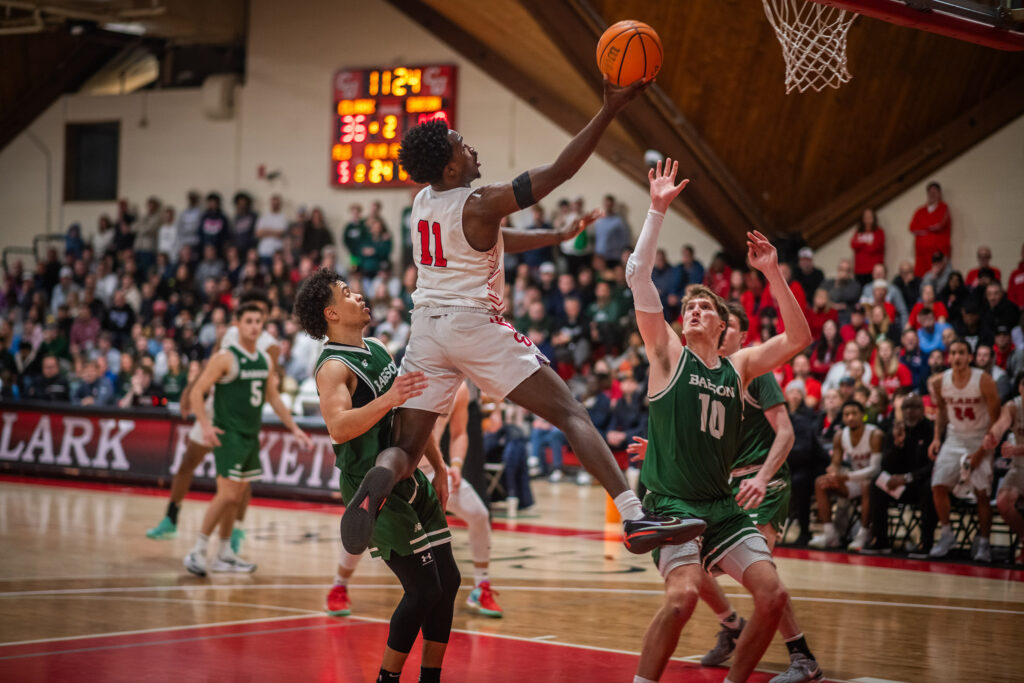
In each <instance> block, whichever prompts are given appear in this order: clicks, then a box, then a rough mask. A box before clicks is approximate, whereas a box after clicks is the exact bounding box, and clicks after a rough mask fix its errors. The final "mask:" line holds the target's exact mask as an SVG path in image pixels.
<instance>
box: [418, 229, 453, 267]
mask: <svg viewBox="0 0 1024 683" xmlns="http://www.w3.org/2000/svg"><path fill="white" fill-rule="evenodd" d="M418 229H419V231H420V251H422V252H423V253H422V254H420V264H421V265H424V266H437V267H438V268H444V267H446V266H447V265H448V259H446V258H445V257H444V247H442V246H441V224H440V223H437V222H435V223H434V224H433V225H430V224H429V223H427V222H426V221H422V220H421V221H420V222H419V228H418ZM431 232H433V233H434V256H431V255H430V233H431Z"/></svg>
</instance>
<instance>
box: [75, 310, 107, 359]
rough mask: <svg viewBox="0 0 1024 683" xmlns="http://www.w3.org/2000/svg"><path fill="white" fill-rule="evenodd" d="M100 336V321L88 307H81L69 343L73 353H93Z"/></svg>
mask: <svg viewBox="0 0 1024 683" xmlns="http://www.w3.org/2000/svg"><path fill="white" fill-rule="evenodd" d="M99 336H100V321H99V319H98V318H96V317H94V316H93V314H92V311H91V310H89V307H88V306H84V305H83V306H79V307H78V315H77V316H76V317H75V320H74V322H72V323H71V335H70V338H69V340H68V341H69V342H70V344H71V352H72V353H75V354H77V353H81V352H83V351H91V350H92V348H93V346H95V344H96V340H97V338H98V337H99Z"/></svg>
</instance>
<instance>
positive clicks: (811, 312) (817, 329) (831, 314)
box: [807, 308, 839, 339]
mask: <svg viewBox="0 0 1024 683" xmlns="http://www.w3.org/2000/svg"><path fill="white" fill-rule="evenodd" d="M826 320H831V321H833V322H834V323H836V324H837V325H838V324H839V312H838V311H836V310H835V309H834V308H827V309H825V310H824V311H819V310H817V309H814V308H811V309H808V310H807V324H808V325H809V326H810V328H811V337H813V338H814V339H817V338H818V337H820V336H821V328H822V327H824V326H825V321H826Z"/></svg>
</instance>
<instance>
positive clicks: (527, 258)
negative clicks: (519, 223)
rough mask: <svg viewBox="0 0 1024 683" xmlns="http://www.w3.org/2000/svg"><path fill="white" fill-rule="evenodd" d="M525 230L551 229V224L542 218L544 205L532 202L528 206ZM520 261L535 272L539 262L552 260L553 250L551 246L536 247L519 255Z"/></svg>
mask: <svg viewBox="0 0 1024 683" xmlns="http://www.w3.org/2000/svg"><path fill="white" fill-rule="evenodd" d="M525 229H526V230H551V224H550V223H548V222H547V221H546V220H545V219H544V207H543V206H541V205H540V204H534V205H533V206H531V207H530V223H529V224H528V225H527V226H526V227H525ZM519 258H520V260H521V262H522V263H525V264H526V265H528V266H529V267H530V271H531V272H536V271H537V269H538V268H540V264H542V263H547V262H550V261H553V260H554V252H553V251H552V249H551V247H538V248H537V249H530V250H528V251H524V252H523V253H522V254H520V256H519Z"/></svg>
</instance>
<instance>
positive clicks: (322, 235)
mask: <svg viewBox="0 0 1024 683" xmlns="http://www.w3.org/2000/svg"><path fill="white" fill-rule="evenodd" d="M360 212H362V209H360ZM299 225H300V226H301V229H302V238H301V242H300V249H301V252H302V254H303V255H304V256H309V255H310V254H317V255H318V254H320V252H321V250H323V249H325V248H326V247H333V246H334V234H333V233H332V232H331V229H330V227H328V225H327V220H326V219H325V218H324V212H323V209H321V208H320V207H319V206H316V207H313V210H312V211H311V212H310V214H309V220H308V221H302V222H301V223H299ZM343 234H344V235H345V237H346V239H348V227H346V229H345V232H344V233H343ZM345 244H346V246H348V242H346V243H345ZM350 253H351V251H350ZM357 253H358V252H357ZM353 265H356V264H353Z"/></svg>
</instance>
